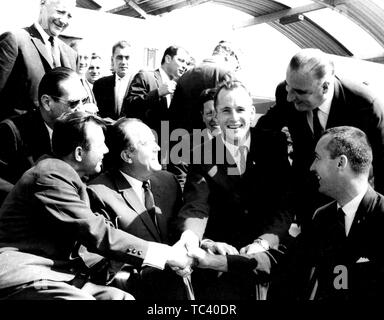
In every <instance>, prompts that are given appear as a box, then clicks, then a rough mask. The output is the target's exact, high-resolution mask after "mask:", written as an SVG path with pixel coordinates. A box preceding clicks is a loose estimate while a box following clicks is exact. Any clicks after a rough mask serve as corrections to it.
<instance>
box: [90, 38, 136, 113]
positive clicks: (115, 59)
mask: <svg viewBox="0 0 384 320" xmlns="http://www.w3.org/2000/svg"><path fill="white" fill-rule="evenodd" d="M130 56H131V45H130V44H129V43H128V42H127V41H124V40H122V41H119V42H117V43H116V44H115V45H114V46H113V48H112V58H111V60H112V69H113V74H112V75H111V76H106V77H102V78H100V79H99V80H97V81H96V82H95V83H94V84H93V93H94V94H95V98H96V102H97V106H98V108H99V115H100V116H101V117H103V118H111V119H113V120H117V119H118V118H120V117H121V116H122V115H123V110H122V107H123V100H124V98H125V96H126V95H127V93H128V88H129V84H130V83H131V80H132V76H133V74H132V72H131V71H130V68H129V59H130Z"/></svg>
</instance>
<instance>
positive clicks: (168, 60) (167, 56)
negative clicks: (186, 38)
mask: <svg viewBox="0 0 384 320" xmlns="http://www.w3.org/2000/svg"><path fill="white" fill-rule="evenodd" d="M171 60H172V58H171V56H170V55H169V54H167V55H166V56H165V62H166V63H170V62H171Z"/></svg>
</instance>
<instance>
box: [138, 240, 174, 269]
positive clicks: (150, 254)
mask: <svg viewBox="0 0 384 320" xmlns="http://www.w3.org/2000/svg"><path fill="white" fill-rule="evenodd" d="M170 250H171V247H170V246H168V245H166V244H162V243H157V242H149V244H148V250H147V254H146V256H145V259H144V261H143V265H146V266H150V267H154V268H157V269H161V270H163V269H164V267H165V264H166V262H167V261H168V259H169V256H170Z"/></svg>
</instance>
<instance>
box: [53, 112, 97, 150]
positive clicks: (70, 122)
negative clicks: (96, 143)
mask: <svg viewBox="0 0 384 320" xmlns="http://www.w3.org/2000/svg"><path fill="white" fill-rule="evenodd" d="M89 122H94V123H95V124H97V125H99V126H100V127H102V128H103V129H104V128H105V123H104V121H103V120H102V119H101V118H99V117H98V116H95V115H93V114H89V113H86V112H82V111H76V112H69V113H64V114H62V115H61V116H60V117H59V118H58V119H57V120H56V122H55V124H54V126H53V134H52V151H53V154H54V155H55V156H56V157H59V158H62V157H65V156H67V155H69V154H70V153H71V152H73V151H75V149H76V148H77V147H82V148H84V149H85V150H89V141H88V137H87V135H86V131H85V125H86V124H87V123H89Z"/></svg>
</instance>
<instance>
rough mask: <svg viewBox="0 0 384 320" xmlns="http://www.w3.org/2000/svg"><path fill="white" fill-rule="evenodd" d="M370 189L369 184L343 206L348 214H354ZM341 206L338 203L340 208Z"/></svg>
mask: <svg viewBox="0 0 384 320" xmlns="http://www.w3.org/2000/svg"><path fill="white" fill-rule="evenodd" d="M367 190H368V186H367V187H366V188H365V189H364V191H362V192H360V193H359V194H358V195H357V196H356V197H354V198H353V199H352V200H351V201H349V202H348V203H347V204H345V205H344V206H343V207H342V208H343V211H344V213H345V215H346V216H348V217H350V216H352V215H353V216H354V215H355V213H356V211H357V209H358V208H359V205H360V202H361V200H362V199H363V198H364V195H365V194H366V192H367ZM340 207H341V206H340V205H339V204H337V208H338V209H339V208H340Z"/></svg>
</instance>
